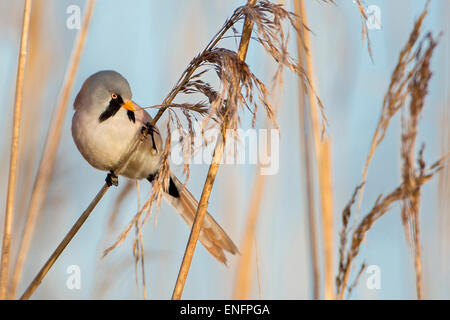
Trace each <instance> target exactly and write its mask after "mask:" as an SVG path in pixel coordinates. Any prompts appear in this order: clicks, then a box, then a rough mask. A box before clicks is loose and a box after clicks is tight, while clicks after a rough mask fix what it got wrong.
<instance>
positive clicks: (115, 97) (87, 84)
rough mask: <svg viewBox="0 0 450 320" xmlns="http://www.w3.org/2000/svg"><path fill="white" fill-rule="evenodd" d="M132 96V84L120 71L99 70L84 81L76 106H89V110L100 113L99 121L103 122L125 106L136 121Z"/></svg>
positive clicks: (131, 118)
mask: <svg viewBox="0 0 450 320" xmlns="http://www.w3.org/2000/svg"><path fill="white" fill-rule="evenodd" d="M131 97H132V94H131V88H130V85H129V84H128V81H127V80H126V79H125V78H124V77H123V76H122V75H121V74H120V73H118V72H116V71H112V70H105V71H99V72H97V73H94V74H93V75H91V76H90V77H89V78H87V79H86V81H84V83H83V86H82V87H81V90H80V92H79V93H78V95H77V97H76V98H75V102H74V108H75V110H78V109H81V108H89V111H93V112H96V113H98V117H99V122H103V121H106V120H107V119H109V118H110V117H112V116H114V115H115V114H116V113H117V112H118V111H119V110H120V108H122V107H123V108H125V109H127V114H128V117H129V118H130V120H131V121H133V122H134V111H135V110H134V107H133V103H132V102H131Z"/></svg>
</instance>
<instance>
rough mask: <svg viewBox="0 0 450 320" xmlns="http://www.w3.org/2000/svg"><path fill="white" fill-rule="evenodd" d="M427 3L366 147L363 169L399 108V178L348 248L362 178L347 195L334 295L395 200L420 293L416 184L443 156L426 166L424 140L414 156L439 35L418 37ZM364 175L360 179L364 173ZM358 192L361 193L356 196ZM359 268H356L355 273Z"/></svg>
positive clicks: (440, 163)
mask: <svg viewBox="0 0 450 320" xmlns="http://www.w3.org/2000/svg"><path fill="white" fill-rule="evenodd" d="M427 9H428V3H427V6H426V8H425V10H424V11H423V13H422V14H421V15H420V17H419V18H418V20H417V21H416V23H415V25H414V28H413V31H412V32H411V35H410V37H409V40H408V42H407V43H406V45H405V47H404V49H403V50H402V51H401V53H400V57H399V61H398V64H397V66H396V68H395V70H394V72H393V74H392V81H391V84H390V86H389V90H388V93H387V95H386V96H385V99H384V103H383V107H382V111H381V112H382V115H381V118H380V121H379V123H378V126H377V129H376V131H375V135H374V137H373V139H372V144H371V152H370V154H369V157H368V160H367V162H366V167H365V172H367V171H366V170H367V167H368V163H369V162H370V159H371V158H372V157H373V154H374V152H375V149H376V147H377V146H378V145H379V144H380V143H381V141H382V140H383V138H384V136H385V134H386V130H387V129H388V126H389V123H390V120H391V119H392V117H393V116H394V115H395V113H396V112H397V111H399V110H402V114H403V117H402V136H401V142H402V148H401V158H402V162H403V164H402V183H401V184H400V186H398V187H397V188H396V189H395V190H394V191H392V192H391V193H389V194H388V195H386V196H383V195H380V196H379V197H378V199H377V201H376V202H375V204H374V206H373V207H372V209H371V210H370V211H369V213H368V214H367V215H366V216H365V217H364V218H363V220H362V221H361V222H360V223H359V224H358V225H357V227H356V229H355V230H354V231H353V232H352V235H351V244H350V247H349V248H348V249H347V242H348V240H347V239H348V237H349V235H350V233H351V231H350V228H349V221H350V217H351V207H352V205H353V204H354V203H355V201H356V197H357V195H358V192H359V193H362V191H363V188H364V183H365V181H364V182H363V184H362V185H361V186H359V187H357V188H356V190H355V193H354V195H353V197H352V199H351V201H350V202H349V203H348V205H347V206H346V207H345V209H344V211H343V213H342V231H341V234H340V250H339V256H340V258H339V269H338V275H337V277H336V286H337V295H338V297H339V298H340V299H343V298H344V296H345V292H346V288H347V286H348V280H349V276H350V272H351V266H352V262H353V260H354V259H355V258H356V256H357V255H358V253H359V250H360V247H361V245H362V242H363V241H364V239H365V237H366V234H367V232H368V231H369V230H370V229H371V228H372V226H373V224H374V223H375V221H376V220H378V219H379V218H381V217H382V216H383V215H384V214H385V213H387V212H389V210H390V209H391V207H392V205H393V204H395V203H397V202H400V203H401V204H402V210H401V214H402V221H403V225H404V227H405V230H406V236H407V238H408V239H412V242H411V246H412V248H413V252H414V258H415V259H414V261H415V262H414V265H415V269H416V291H417V298H418V299H422V297H423V292H422V264H421V254H420V246H421V242H420V237H419V230H420V228H419V208H420V198H421V188H422V186H423V185H424V184H425V183H426V182H428V181H429V180H430V179H431V178H432V177H433V176H434V175H435V174H436V173H437V172H438V171H440V170H441V169H442V168H443V165H444V161H445V157H444V158H442V159H440V160H439V161H437V162H436V163H435V164H433V165H432V166H430V167H427V166H426V164H425V161H424V159H423V153H424V146H423V147H422V148H421V149H420V151H419V152H418V156H417V158H416V157H415V153H416V151H415V150H416V140H417V133H418V123H419V117H420V114H421V113H422V111H423V108H424V105H425V97H426V96H427V94H428V85H429V81H430V79H431V75H432V73H431V70H430V61H431V58H432V55H433V52H434V49H435V48H436V46H437V44H438V40H437V39H435V38H434V37H433V35H432V34H431V33H427V34H426V35H425V36H424V37H422V39H421V40H420V41H419V38H420V36H421V31H420V30H421V25H422V22H423V20H424V18H425V17H426V15H427ZM407 101H409V105H408V107H406V102H407ZM363 180H365V176H364V179H363ZM361 198H362V196H360V198H359V199H361ZM361 270H362V269H361ZM360 274H361V272H360V273H359V274H358V275H360ZM352 287H353V286H351V288H352Z"/></svg>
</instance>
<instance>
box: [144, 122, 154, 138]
mask: <svg viewBox="0 0 450 320" xmlns="http://www.w3.org/2000/svg"><path fill="white" fill-rule="evenodd" d="M149 133H150V134H153V126H152V124H151V123H150V122H147V123H146V124H145V125H143V126H142V128H141V134H143V135H145V136H146V135H147V134H149Z"/></svg>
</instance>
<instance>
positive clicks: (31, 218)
mask: <svg viewBox="0 0 450 320" xmlns="http://www.w3.org/2000/svg"><path fill="white" fill-rule="evenodd" d="M94 5H95V0H90V1H89V2H88V4H87V9H86V16H85V18H84V21H83V25H82V27H81V30H80V32H79V33H78V36H77V39H76V42H75V46H74V49H73V51H72V54H71V58H70V59H69V61H70V62H69V66H68V68H67V72H66V75H65V78H64V84H63V86H62V91H61V95H60V99H59V101H58V104H57V107H56V109H55V111H54V114H53V119H52V123H51V125H50V129H49V131H48V134H47V139H46V143H45V146H44V151H43V153H42V158H41V161H40V164H39V169H38V173H37V176H36V179H35V181H34V185H33V190H32V193H31V198H30V203H29V206H28V213H27V216H26V221H25V227H24V230H23V234H22V241H21V243H20V247H19V251H18V254H17V257H16V262H15V267H14V273H13V276H12V282H11V284H10V289H9V294H8V295H9V298H10V299H13V298H14V296H15V293H16V290H17V285H18V283H19V280H20V277H21V275H22V269H23V265H24V263H25V259H26V257H27V254H28V250H29V248H30V244H31V239H32V238H33V233H34V229H35V224H36V218H37V217H38V215H39V212H40V210H41V208H42V204H43V203H44V201H45V198H46V195H47V191H48V186H49V184H50V180H51V175H52V172H53V167H54V163H55V158H56V152H57V150H58V145H59V141H60V138H61V131H62V128H63V124H64V119H65V115H66V111H67V106H68V100H69V96H70V92H71V90H72V86H73V83H74V81H75V76H76V74H77V71H78V66H79V64H80V59H81V54H82V52H83V48H84V45H85V43H86V37H87V31H88V28H89V23H90V21H91V17H92V13H93V11H94Z"/></svg>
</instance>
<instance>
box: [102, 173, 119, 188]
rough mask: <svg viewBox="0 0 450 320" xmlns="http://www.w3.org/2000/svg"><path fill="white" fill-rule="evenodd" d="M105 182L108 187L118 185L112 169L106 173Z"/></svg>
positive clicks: (117, 178) (117, 179)
mask: <svg viewBox="0 0 450 320" xmlns="http://www.w3.org/2000/svg"><path fill="white" fill-rule="evenodd" d="M105 181H106V184H107V185H108V187H111V186H116V187H117V186H118V185H119V177H118V176H116V174H115V173H114V171H112V170H110V171H109V173H108V175H107V176H106V179H105Z"/></svg>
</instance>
